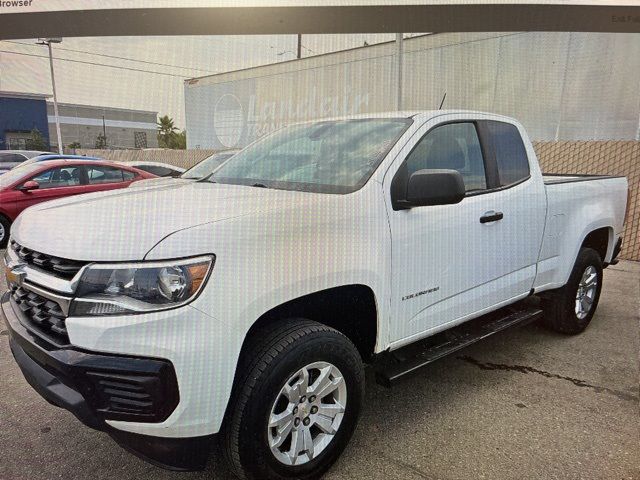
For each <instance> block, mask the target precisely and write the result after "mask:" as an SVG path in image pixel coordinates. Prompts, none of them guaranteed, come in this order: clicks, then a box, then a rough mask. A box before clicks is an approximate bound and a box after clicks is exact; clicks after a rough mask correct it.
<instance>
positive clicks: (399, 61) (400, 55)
mask: <svg viewBox="0 0 640 480" xmlns="http://www.w3.org/2000/svg"><path fill="white" fill-rule="evenodd" d="M403 36H404V34H403V33H396V65H397V67H398V71H397V76H396V79H397V85H396V87H397V97H396V110H402V81H403V80H402V73H403V70H404V48H403V47H404V45H403V40H404V39H403Z"/></svg>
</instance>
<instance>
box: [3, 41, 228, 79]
mask: <svg viewBox="0 0 640 480" xmlns="http://www.w3.org/2000/svg"><path fill="white" fill-rule="evenodd" d="M5 42H6V43H13V44H15V45H23V46H25V47H38V45H34V44H31V43H23V42H13V41H11V40H5ZM56 50H64V51H65V52H74V53H83V54H86V55H96V56H98V57H106V58H113V59H116V60H126V61H128V62H139V63H146V64H147V65H157V66H160V67H171V68H181V69H184V70H197V71H199V72H205V73H215V72H213V71H211V70H205V69H203V68H196V67H183V66H181V65H172V64H169V63H160V62H151V61H148V60H139V59H137V58H130V57H119V56H117V55H108V54H106V53H95V52H87V51H86V50H75V49H73V48H65V47H59V46H56Z"/></svg>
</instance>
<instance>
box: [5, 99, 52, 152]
mask: <svg viewBox="0 0 640 480" xmlns="http://www.w3.org/2000/svg"><path fill="white" fill-rule="evenodd" d="M48 97H49V95H40V94H31V93H16V92H3V91H0V150H27V149H28V145H27V141H28V140H29V138H30V137H31V131H32V130H34V129H36V130H38V131H39V132H40V133H41V134H42V136H43V137H44V139H45V142H46V143H47V144H49V122H48V119H47V98H48Z"/></svg>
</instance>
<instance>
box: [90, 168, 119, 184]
mask: <svg viewBox="0 0 640 480" xmlns="http://www.w3.org/2000/svg"><path fill="white" fill-rule="evenodd" d="M87 176H88V178H89V184H90V185H99V184H102V183H118V182H123V181H124V175H123V173H122V170H120V169H119V168H114V167H107V166H104V165H92V166H90V167H87Z"/></svg>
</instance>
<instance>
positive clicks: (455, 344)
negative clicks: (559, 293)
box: [373, 301, 542, 387]
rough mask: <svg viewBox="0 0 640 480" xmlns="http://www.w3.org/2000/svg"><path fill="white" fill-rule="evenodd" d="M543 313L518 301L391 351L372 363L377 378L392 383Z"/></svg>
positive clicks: (537, 308) (388, 385)
mask: <svg viewBox="0 0 640 480" xmlns="http://www.w3.org/2000/svg"><path fill="white" fill-rule="evenodd" d="M525 302H526V301H525ZM523 303H524V302H523ZM541 316H542V310H541V309H540V308H539V307H538V306H532V305H527V304H526V303H524V304H520V303H519V304H517V305H514V306H511V307H507V308H503V309H501V310H498V311H497V312H493V313H491V314H489V315H486V316H483V317H480V318H477V319H474V320H471V321H469V322H465V323H463V324H461V325H459V326H457V327H454V328H451V329H449V330H445V331H444V332H441V333H438V334H436V335H434V336H433V337H429V338H427V339H426V340H422V341H419V342H416V343H415V344H411V345H408V346H406V347H403V348H400V349H398V350H394V351H392V352H388V353H386V354H384V355H383V356H381V358H379V359H378V360H377V361H376V362H375V363H374V365H373V368H374V371H375V375H376V381H377V383H379V384H380V385H382V386H385V387H391V386H393V384H395V383H396V382H397V381H398V380H399V379H400V378H402V377H404V376H405V375H407V374H409V373H412V372H415V371H416V370H418V369H419V368H421V367H424V366H426V365H429V364H430V363H432V362H435V361H436V360H438V359H440V358H442V357H444V356H446V355H449V354H450V353H453V352H457V351H458V350H460V349H462V348H464V347H466V346H468V345H471V344H473V343H476V342H478V341H480V340H482V339H484V338H487V337H489V336H491V335H493V334H494V333H497V332H500V331H502V330H505V329H507V328H510V327H514V326H516V325H525V324H527V323H530V322H533V321H534V320H537V319H538V318H540V317H541Z"/></svg>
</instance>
